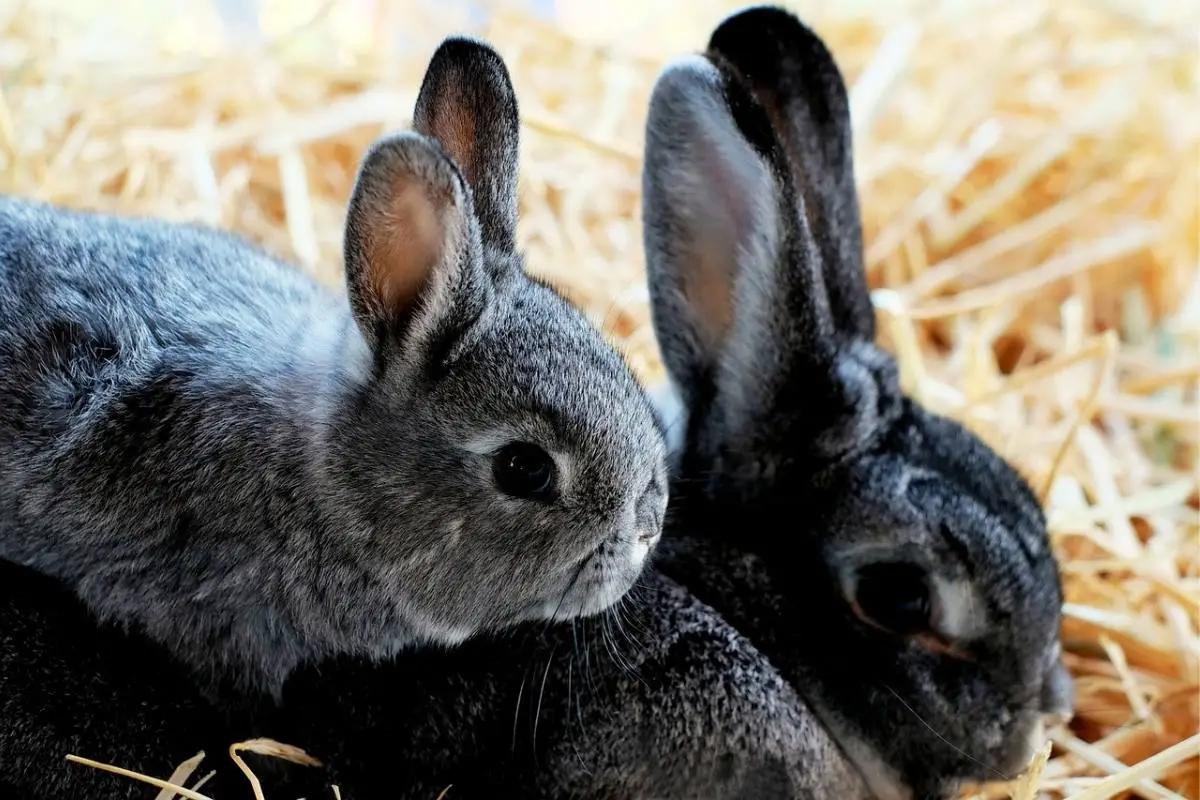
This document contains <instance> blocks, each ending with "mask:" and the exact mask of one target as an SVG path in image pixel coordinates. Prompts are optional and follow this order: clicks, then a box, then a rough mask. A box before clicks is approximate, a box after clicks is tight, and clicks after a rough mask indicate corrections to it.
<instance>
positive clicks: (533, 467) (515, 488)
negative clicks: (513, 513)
mask: <svg viewBox="0 0 1200 800" xmlns="http://www.w3.org/2000/svg"><path fill="white" fill-rule="evenodd" d="M492 471H493V473H494V474H495V476H496V484H497V485H498V486H499V487H500V491H502V492H504V493H505V494H510V495H512V496H513V497H520V498H522V499H526V500H549V499H552V497H553V494H554V459H552V458H551V457H550V454H549V453H547V452H546V451H545V450H543V449H542V448H540V447H538V446H537V445H536V444H530V443H529V442H513V443H512V444H508V445H505V446H504V447H503V448H501V450H500V452H498V453H496V456H495V459H494V461H493V462H492Z"/></svg>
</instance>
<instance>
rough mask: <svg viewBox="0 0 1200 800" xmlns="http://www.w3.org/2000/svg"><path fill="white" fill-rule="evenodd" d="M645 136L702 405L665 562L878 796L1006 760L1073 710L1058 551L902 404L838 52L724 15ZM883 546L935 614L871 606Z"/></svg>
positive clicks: (686, 369) (949, 781)
mask: <svg viewBox="0 0 1200 800" xmlns="http://www.w3.org/2000/svg"><path fill="white" fill-rule="evenodd" d="M646 141H647V145H646V147H647V152H646V171H645V184H644V185H645V199H644V205H643V207H644V209H645V237H646V251H647V261H648V272H649V280H650V288H651V294H652V299H653V304H654V305H653V310H654V324H655V328H656V331H657V332H658V336H659V341H660V343H661V345H662V347H663V350H664V359H665V361H666V363H667V365H668V369H669V373H670V375H671V378H672V381H673V383H674V384H675V386H676V389H677V391H678V393H679V395H680V396H681V397H682V398H683V401H684V405H685V411H686V413H684V414H679V413H677V411H672V410H671V409H667V410H665V411H664V412H663V416H664V418H665V417H666V416H667V415H668V414H671V415H672V416H673V417H674V418H677V419H683V420H685V424H686V428H685V432H684V436H683V444H682V446H681V448H680V450H679V452H678V453H676V454H675V456H674V458H675V459H676V460H677V463H678V467H677V470H676V474H675V476H674V477H673V480H672V504H671V509H672V510H671V515H670V516H671V520H672V523H671V526H670V528H669V530H668V536H667V538H666V539H665V540H664V543H663V546H662V547H661V548H660V551H661V557H660V558H659V565H660V567H661V569H662V570H663V571H664V572H666V573H667V574H668V575H670V576H672V577H674V578H675V579H677V580H680V581H681V582H682V583H684V584H685V585H686V586H687V587H688V588H689V589H690V590H692V591H693V592H695V593H696V595H697V596H698V597H699V598H700V599H702V600H704V601H705V602H707V603H709V604H710V605H712V606H713V607H714V608H715V609H716V610H717V611H718V612H719V613H721V614H722V616H724V617H725V618H726V619H727V620H728V621H729V622H731V623H733V625H734V626H735V627H736V628H738V629H739V631H741V632H742V633H743V634H744V635H746V636H747V637H748V638H749V639H750V640H751V641H753V642H754V643H755V645H756V646H757V647H758V648H759V649H761V650H762V651H763V652H764V653H765V654H766V655H767V656H768V657H769V658H770V659H771V660H772V662H773V663H774V664H775V665H776V666H777V667H778V668H779V669H780V671H781V672H782V673H783V674H784V675H785V676H787V677H788V678H789V679H790V680H791V681H792V683H793V685H794V686H796V687H797V689H798V690H799V691H800V693H801V694H802V695H803V697H804V699H805V700H806V701H807V703H808V704H809V706H810V707H811V708H812V710H813V712H815V714H816V715H817V717H818V718H819V719H820V720H821V722H822V724H824V725H825V726H826V727H827V728H828V730H830V732H831V733H832V734H833V735H834V736H835V737H836V738H837V739H838V741H839V743H840V745H841V748H842V751H843V752H844V753H845V754H846V757H847V758H849V759H850V761H851V762H853V763H854V764H855V766H856V767H857V768H858V769H859V771H860V772H861V774H862V775H863V777H864V779H865V780H866V781H867V782H868V784H869V785H870V786H871V789H872V790H873V792H874V793H875V794H876V795H877V796H878V797H880V798H884V800H891V799H892V798H897V799H900V798H942V797H949V796H951V795H952V794H953V793H954V792H955V791H956V789H957V788H958V787H959V786H960V785H961V783H962V782H964V781H974V780H990V779H997V778H1004V777H1011V776H1013V774H1014V773H1015V772H1017V771H1019V770H1020V769H1021V768H1022V767H1023V766H1024V764H1025V763H1026V762H1027V761H1028V758H1029V757H1030V756H1031V755H1032V751H1031V749H1030V745H1031V738H1032V737H1034V736H1035V735H1036V734H1037V732H1038V731H1039V730H1040V726H1041V724H1042V720H1043V717H1044V716H1046V715H1050V716H1059V715H1062V714H1063V713H1067V712H1069V710H1070V707H1071V703H1072V688H1071V681H1070V678H1069V677H1068V675H1067V673H1066V670H1065V668H1064V667H1063V664H1062V661H1061V657H1060V645H1059V626H1060V619H1061V604H1062V591H1061V586H1060V580H1059V575H1058V569H1057V565H1056V562H1055V559H1054V557H1053V554H1052V551H1051V548H1050V544H1049V541H1048V538H1047V534H1046V529H1045V521H1044V517H1043V513H1042V510H1041V508H1040V506H1039V504H1038V502H1037V499H1036V498H1035V496H1034V495H1033V493H1032V492H1031V491H1030V489H1029V487H1028V486H1027V485H1026V484H1025V483H1024V481H1023V480H1022V479H1021V478H1020V477H1019V476H1018V475H1017V473H1016V472H1015V471H1014V470H1013V469H1012V468H1011V467H1010V466H1009V465H1008V464H1007V463H1005V462H1004V460H1003V459H1002V458H1001V457H1000V456H998V455H997V454H996V453H995V452H993V451H992V450H990V449H989V448H988V447H987V446H986V445H985V444H983V443H982V442H981V441H980V440H979V439H978V438H976V437H975V436H974V435H972V434H971V433H969V432H968V431H966V430H965V429H963V428H962V427H960V426H959V425H957V424H955V423H953V422H951V421H950V420H947V419H943V418H941V417H938V416H936V415H933V414H931V413H929V412H928V411H926V410H924V409H922V408H921V407H919V406H918V405H917V404H915V403H914V402H913V401H912V400H911V399H909V398H908V397H905V396H904V395H903V394H902V393H901V392H900V390H899V388H898V385H897V380H896V368H895V364H894V362H893V360H892V358H891V357H890V356H889V355H887V354H886V353H885V352H884V351H883V350H881V349H880V348H878V347H877V346H876V344H875V343H874V341H873V339H874V331H875V322H874V316H873V311H872V308H871V303H870V298H869V296H868V294H867V290H866V281H865V272H864V266H863V258H862V232H861V223H860V221H859V214H858V198H857V195H856V192H855V189H854V176H853V164H852V158H851V152H852V146H851V133H850V122H849V114H848V104H847V102H846V92H845V87H844V84H843V81H842V78H841V75H840V73H839V71H838V69H837V67H836V65H835V63H834V61H833V58H832V56H831V55H830V54H829V52H828V50H827V49H826V48H825V46H824V45H823V44H822V43H821V41H820V39H819V38H818V37H817V36H816V35H815V34H814V33H812V32H811V31H810V30H809V29H807V28H806V27H805V26H804V25H803V24H802V23H800V22H799V21H798V20H797V19H796V18H795V17H793V16H792V15H791V14H790V13H788V12H786V11H783V10H781V9H777V8H771V7H756V8H752V9H748V10H745V11H742V12H739V13H737V14H734V15H733V16H731V17H729V18H728V19H727V20H726V21H725V22H723V23H722V24H721V25H720V26H718V28H717V29H716V31H715V32H714V34H713V36H712V38H711V40H710V43H709V48H708V51H707V53H706V54H705V55H704V56H702V57H701V56H692V57H688V58H684V59H679V60H677V61H676V62H674V63H673V64H672V65H671V66H669V67H668V68H667V69H666V70H665V71H664V73H663V75H662V76H661V78H660V79H659V82H658V84H657V86H656V87H655V90H654V93H653V98H652V100H651V109H650V114H649V119H648V123H647V132H646ZM764 182H765V184H766V186H765V188H764ZM713 230H720V231H722V235H721V236H713V235H712V232H713ZM734 244H737V245H738V246H736V247H735V246H733V245H734ZM713 309H718V310H720V309H726V310H727V313H725V314H720V313H713ZM663 396H664V397H667V396H669V395H667V394H665V393H664V394H663ZM880 564H893V565H894V564H901V565H906V566H907V567H908V568H911V569H912V570H914V571H915V573H914V574H917V575H919V576H921V578H920V580H921V582H922V584H923V585H925V586H926V587H927V588H928V591H929V593H930V595H931V598H932V600H931V603H932V615H931V617H930V619H929V620H928V624H927V625H926V626H925V627H923V628H921V629H918V630H915V631H900V632H896V631H893V630H890V629H888V628H887V627H886V626H881V625H880V624H878V620H876V619H874V618H872V617H871V616H870V615H869V614H867V613H866V612H865V611H863V609H862V607H861V606H860V605H859V599H860V598H859V597H858V595H857V592H858V591H859V588H858V587H859V586H860V585H861V581H862V580H863V577H862V576H863V575H864V574H865V573H864V572H863V569H864V567H867V566H868V565H870V566H874V565H880ZM888 575H889V576H890V578H889V582H888V583H887V584H886V586H885V587H884V590H885V591H889V592H893V593H895V592H898V591H900V588H899V587H900V586H902V584H899V583H897V581H898V580H900V578H898V577H897V573H896V572H890V573H888ZM885 602H886V601H885ZM897 602H898V599H897ZM826 768H839V769H840V766H838V765H831V764H814V765H813V769H814V770H822V769H826Z"/></svg>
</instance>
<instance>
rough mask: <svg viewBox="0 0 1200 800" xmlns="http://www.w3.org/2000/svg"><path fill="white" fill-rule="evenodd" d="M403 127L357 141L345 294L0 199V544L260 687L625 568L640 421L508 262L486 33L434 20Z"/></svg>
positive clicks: (635, 398)
mask: <svg viewBox="0 0 1200 800" xmlns="http://www.w3.org/2000/svg"><path fill="white" fill-rule="evenodd" d="M414 127H415V132H411V133H401V134H397V135H393V136H390V137H387V138H384V139H382V140H380V141H379V142H377V143H376V144H375V145H374V146H373V147H372V148H371V150H370V151H369V152H368V153H367V155H366V157H365V159H364V161H363V164H362V167H361V170H360V173H359V176H358V179H357V184H356V186H355V189H354V192H353V196H352V198H351V201H350V206H349V211H348V215H347V221H346V229H345V263H346V284H347V290H348V291H347V293H346V294H344V295H343V294H340V293H337V292H334V291H331V290H328V289H326V288H324V287H322V286H321V285H320V284H318V283H317V282H316V281H315V280H313V279H312V278H310V277H308V276H306V275H305V274H303V273H302V272H301V271H300V270H298V269H296V268H294V267H291V266H289V265H287V264H284V263H281V262H279V261H277V260H275V259H273V258H271V257H270V256H268V255H266V254H265V253H263V252H260V251H259V250H257V249H255V248H253V247H252V246H250V245H248V244H247V243H245V242H243V241H241V240H239V239H236V238H234V237H232V236H230V235H226V234H223V233H219V232H216V231H213V230H209V229H204V228H201V227H196V226H188V225H175V224H168V223H165V222H159V221H149V220H133V219H123V218H117V217H113V216H107V215H101V214H97V213H85V212H77V211H68V210H63V209H58V208H53V207H50V206H47V205H42V204H39V203H35V202H31V201H26V200H19V199H12V198H8V199H2V200H0V558H5V559H8V560H11V561H13V562H15V563H18V564H22V565H27V566H30V567H32V568H34V569H36V570H38V571H40V572H43V573H45V574H47V575H50V576H53V577H55V578H58V579H61V580H63V581H64V582H66V583H67V584H68V585H70V586H71V587H73V588H74V589H75V590H76V591H77V592H78V593H79V594H80V596H81V597H82V598H83V599H84V600H85V601H86V602H87V604H88V606H89V607H91V608H92V609H93V610H94V611H95V612H96V613H97V614H98V615H99V616H100V617H102V618H104V619H111V620H115V621H121V622H127V623H132V624H136V625H138V626H140V627H141V628H142V629H143V630H144V631H145V632H147V633H148V635H149V636H150V637H151V638H153V639H155V640H157V641H160V642H162V643H163V644H164V645H166V646H167V647H168V648H169V649H170V650H171V651H172V652H173V653H174V654H175V655H176V656H177V657H178V658H179V659H180V660H182V661H183V662H185V663H187V664H189V665H192V666H193V667H195V668H196V669H197V671H198V674H201V675H215V676H222V677H228V678H230V679H232V680H234V681H236V682H238V683H241V684H244V685H247V686H253V687H259V688H264V689H267V690H269V691H278V690H279V688H280V687H281V686H282V683H283V681H284V679H285V677H286V675H287V674H288V673H289V672H290V671H291V669H292V668H293V667H295V666H296V665H297V664H299V663H302V662H306V661H313V660H316V659H318V658H321V657H324V656H330V655H337V654H343V653H344V654H352V655H362V656H366V657H371V658H379V657H387V656H391V655H393V654H395V653H396V652H398V651H400V650H401V649H403V648H406V647H409V646H413V645H420V644H422V643H431V644H435V645H447V644H455V643H458V642H461V641H463V640H464V639H466V638H468V637H470V636H472V635H474V634H477V633H479V632H481V631H489V630H497V629H502V628H504V627H507V626H510V625H512V624H514V623H517V622H520V621H523V620H538V619H570V618H573V617H576V616H580V615H588V614H593V613H595V612H598V611H600V610H602V609H604V608H606V607H608V606H609V605H611V604H612V603H613V602H615V601H616V600H617V599H619V598H620V597H621V596H622V595H623V594H624V593H625V592H626V591H627V590H628V589H629V587H630V586H631V585H632V584H633V582H634V580H635V579H636V577H637V576H638V575H639V574H640V572H641V570H642V567H643V565H644V562H645V559H646V556H647V554H648V553H649V551H650V550H651V548H652V547H653V545H654V543H655V542H656V540H657V538H658V536H659V533H660V530H661V525H662V516H663V512H664V508H665V505H666V483H665V481H666V476H665V465H664V461H663V454H664V445H663V443H662V439H661V435H660V432H659V430H658V428H657V426H656V424H655V420H654V416H653V411H652V408H651V405H650V403H649V400H648V398H647V397H646V395H645V392H644V391H643V390H642V388H641V387H640V386H639V384H638V383H637V382H636V380H635V379H634V377H633V375H632V373H631V372H630V370H629V369H628V367H627V365H626V363H625V362H624V361H623V360H622V358H621V357H620V356H619V355H618V354H617V353H616V351H614V350H613V349H612V348H611V347H610V346H609V345H607V344H606V343H605V342H604V341H603V339H602V338H601V336H600V335H599V333H598V332H597V331H596V330H595V329H594V328H593V327H592V326H591V325H590V324H589V323H587V322H586V321H585V320H584V318H583V316H582V315H581V314H580V313H579V312H578V311H577V310H576V309H575V308H573V307H572V306H571V305H569V304H568V303H567V301H566V300H564V299H563V298H562V297H561V296H560V295H559V294H557V293H555V292H554V291H553V290H552V289H551V288H549V287H548V286H546V285H545V284H543V283H541V282H539V281H537V280H535V279H534V278H532V277H531V276H530V275H528V274H527V273H526V272H525V270H524V267H523V264H522V260H521V257H520V255H519V254H518V252H517V249H516V241H515V228H516V215H517V169H518V168H517V154H518V112H517V103H516V98H515V95H514V93H513V90H512V85H511V83H510V80H509V76H508V72H507V69H506V67H505V65H504V63H503V61H502V60H501V59H500V57H499V56H498V55H496V53H495V52H494V51H493V50H492V49H491V48H490V47H488V46H487V45H485V44H483V43H480V42H476V41H473V40H468V39H462V38H452V39H448V40H446V41H445V42H444V43H443V44H442V45H441V46H440V47H439V48H438V50H437V52H436V53H435V54H434V56H433V58H432V60H431V62H430V65H429V69H428V72H427V74H426V77H425V80H424V83H423V85H422V87H421V91H420V94H419V97H418V100H417V104H416V110H415V113H414Z"/></svg>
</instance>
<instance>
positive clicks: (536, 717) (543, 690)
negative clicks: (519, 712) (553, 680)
mask: <svg viewBox="0 0 1200 800" xmlns="http://www.w3.org/2000/svg"><path fill="white" fill-rule="evenodd" d="M557 652H558V644H555V645H554V647H553V648H551V650H550V655H549V656H548V657H547V658H546V671H545V672H543V673H542V688H541V690H540V691H538V701H537V710H536V711H535V712H534V713H533V761H534V764H537V732H538V723H539V722H541V720H542V700H543V699H544V698H545V697H546V681H547V679H548V678H549V677H550V666H551V664H553V663H554V654H555V653H557Z"/></svg>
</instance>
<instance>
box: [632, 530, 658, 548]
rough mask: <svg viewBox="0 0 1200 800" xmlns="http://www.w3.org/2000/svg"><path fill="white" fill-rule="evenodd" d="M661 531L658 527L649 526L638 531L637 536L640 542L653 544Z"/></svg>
mask: <svg viewBox="0 0 1200 800" xmlns="http://www.w3.org/2000/svg"><path fill="white" fill-rule="evenodd" d="M661 534H662V532H661V531H660V530H659V529H658V528H649V529H647V530H644V531H639V532H638V535H637V538H638V541H639V542H641V543H642V544H654V543H655V542H657V541H658V537H659V536H660V535H661Z"/></svg>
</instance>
